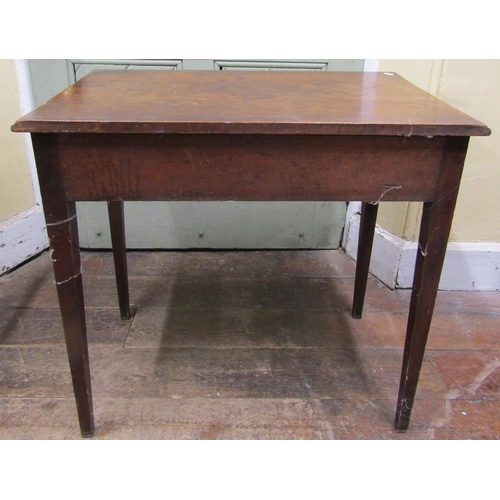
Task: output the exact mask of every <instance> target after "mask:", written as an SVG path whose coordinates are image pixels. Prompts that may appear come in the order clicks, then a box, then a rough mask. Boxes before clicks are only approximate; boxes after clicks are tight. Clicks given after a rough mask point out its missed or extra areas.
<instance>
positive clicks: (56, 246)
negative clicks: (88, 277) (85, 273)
mask: <svg viewBox="0 0 500 500" xmlns="http://www.w3.org/2000/svg"><path fill="white" fill-rule="evenodd" d="M32 140H33V149H34V153H35V160H36V163H37V168H38V178H39V180H40V192H41V195H42V200H43V206H44V211H45V220H46V223H47V233H48V237H49V244H50V256H51V259H52V262H53V264H54V277H55V281H56V287H57V295H58V298H59V306H60V310H61V316H62V322H63V329H64V335H65V339H66V347H67V351H68V358H69V365H70V369H71V376H72V380H73V390H74V393H75V399H76V406H77V411H78V418H79V421H80V429H81V433H82V436H83V437H92V436H93V434H94V419H93V406H92V389H91V383H90V367H89V354H88V347H87V330H86V324H85V306H84V301H83V289H82V268H81V263H80V249H79V246H78V226H77V221H76V206H75V203H74V202H68V201H67V200H66V196H65V192H64V185H63V174H62V171H61V164H60V162H59V155H58V148H57V143H56V136H55V135H53V134H32Z"/></svg>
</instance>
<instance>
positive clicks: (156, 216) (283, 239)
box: [30, 59, 363, 249]
mask: <svg viewBox="0 0 500 500" xmlns="http://www.w3.org/2000/svg"><path fill="white" fill-rule="evenodd" d="M362 68H363V60H316V59H315V60H306V61H304V60H302V61H299V60H282V61H274V60H273V61H271V60H208V59H206V60H193V59H165V60H136V59H134V60H124V59H119V60H31V61H30V71H31V75H32V81H33V90H34V97H35V103H36V104H37V105H39V104H41V103H42V102H44V101H45V100H47V99H48V98H50V97H52V95H55V94H56V93H57V92H59V91H60V90H62V89H64V88H65V87H66V86H67V85H69V84H72V83H74V82H75V81H77V80H79V79H80V78H82V77H83V76H85V75H86V74H88V73H89V72H90V71H92V70H94V69H111V70H117V71H131V70H134V69H148V70H151V71H172V70H175V71H179V70H181V71H182V70H184V69H197V70H210V71H245V70H253V71H255V70H262V71H287V70H295V71H297V70H300V71H362ZM345 211H346V203H344V202H236V201H223V202H220V201H215V202H151V203H149V202H125V218H126V229H127V247H128V248H130V249H141V248H143V249H145V248H152V249H153V248H158V249H159V248H164V249H181V248H214V249H231V248H238V249H258V248H260V249H263V248H269V249H271V248H276V249H278V248H281V249H284V248H292V249H293V248H296V249H298V248H302V249H315V248H316V249H325V248H337V247H338V246H339V245H340V241H341V237H342V230H343V227H344V220H345ZM78 223H79V233H80V245H81V246H82V247H83V248H110V247H111V240H110V235H109V225H108V219H107V208H106V204H105V203H99V202H84V203H78Z"/></svg>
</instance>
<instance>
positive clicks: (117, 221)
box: [108, 200, 130, 319]
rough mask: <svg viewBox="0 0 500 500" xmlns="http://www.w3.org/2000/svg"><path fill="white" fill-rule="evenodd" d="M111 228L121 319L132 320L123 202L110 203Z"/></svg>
mask: <svg viewBox="0 0 500 500" xmlns="http://www.w3.org/2000/svg"><path fill="white" fill-rule="evenodd" d="M108 215H109V227H110V231H111V243H112V246H113V260H114V263H115V275H116V287H117V290H118V302H119V304H120V316H121V319H130V301H129V291H128V271H127V247H126V243H125V217H124V212H123V201H120V200H114V201H108Z"/></svg>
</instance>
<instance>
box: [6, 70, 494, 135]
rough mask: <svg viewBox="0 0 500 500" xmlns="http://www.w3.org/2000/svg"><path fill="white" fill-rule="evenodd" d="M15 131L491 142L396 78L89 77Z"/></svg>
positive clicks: (477, 126)
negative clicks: (478, 139)
mask: <svg viewBox="0 0 500 500" xmlns="http://www.w3.org/2000/svg"><path fill="white" fill-rule="evenodd" d="M12 130H13V131H14V132H46V133H51V132H53V133H148V134H162V133H184V134H185V133H188V134H189V133H203V134H218V133H223V134H327V135H330V134H332V135H405V136H411V135H420V136H480V135H489V134H490V130H489V128H488V127H487V126H485V125H484V124H483V123H481V122H479V121H477V120H475V119H474V118H471V117H469V116H468V115H466V114H464V113H462V112H460V111H458V110H456V109H455V108H453V107H451V106H449V105H448V104H446V103H444V102H443V101H441V100H439V99H437V98H435V97H433V96H431V95H430V94H428V93H426V92H424V91H423V90H420V89H419V88H418V87H416V86H414V85H412V84H411V83H409V82H408V81H406V80H404V79H403V78H402V77H400V76H399V75H396V74H394V73H360V72H300V71H290V72H288V71H287V72H272V71H267V72H263V71H248V72H247V71H245V72H228V71H188V70H184V71H141V70H133V71H93V72H91V73H90V74H89V75H87V76H86V77H84V78H83V79H81V80H80V81H78V82H77V83H76V84H74V85H72V86H70V87H69V88H67V89H66V90H64V91H63V92H61V93H60V94H58V95H57V96H55V97H53V98H52V99H50V100H49V101H47V102H46V103H45V104H42V105H41V106H39V107H38V108H37V109H35V110H34V111H32V112H31V113H29V114H27V115H25V116H24V117H22V118H20V119H19V120H18V121H17V122H16V123H15V124H14V125H13V126H12Z"/></svg>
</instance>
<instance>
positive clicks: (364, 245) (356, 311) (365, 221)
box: [352, 202, 378, 319]
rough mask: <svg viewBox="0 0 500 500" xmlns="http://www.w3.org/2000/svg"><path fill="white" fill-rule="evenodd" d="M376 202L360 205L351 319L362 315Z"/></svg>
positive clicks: (375, 217)
mask: <svg viewBox="0 0 500 500" xmlns="http://www.w3.org/2000/svg"><path fill="white" fill-rule="evenodd" d="M377 212H378V202H377V203H366V202H363V203H362V204H361V220H360V226H359V239H358V254H357V257H356V262H357V263H356V278H355V280H354V298H353V305H352V317H353V318H355V319H360V318H361V315H362V314H363V303H364V300H365V293H366V282H367V281H368V272H369V269H370V258H371V255H372V247H373V236H374V235H375V225H376V222H377Z"/></svg>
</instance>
